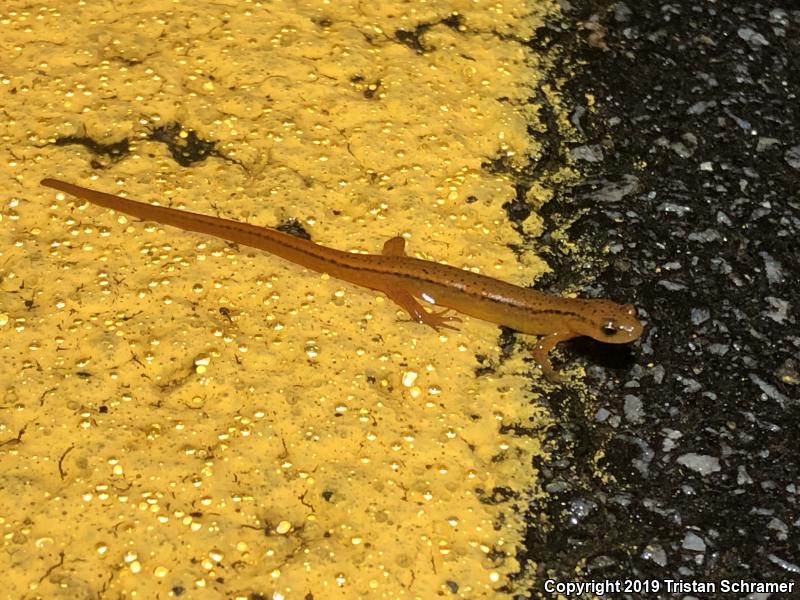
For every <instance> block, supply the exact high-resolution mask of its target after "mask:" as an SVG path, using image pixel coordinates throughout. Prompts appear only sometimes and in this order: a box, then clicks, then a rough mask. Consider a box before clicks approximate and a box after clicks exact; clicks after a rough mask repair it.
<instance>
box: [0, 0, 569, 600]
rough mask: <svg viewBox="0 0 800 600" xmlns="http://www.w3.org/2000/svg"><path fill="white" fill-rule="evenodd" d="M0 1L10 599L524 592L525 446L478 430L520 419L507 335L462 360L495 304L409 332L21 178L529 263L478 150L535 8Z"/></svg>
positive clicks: (511, 100) (0, 456)
mask: <svg viewBox="0 0 800 600" xmlns="http://www.w3.org/2000/svg"><path fill="white" fill-rule="evenodd" d="M0 11H2V12H1V13H0V36H2V39H3V40H4V48H5V50H6V60H5V62H4V63H3V64H2V66H0V93H2V95H3V96H2V97H3V103H2V104H3V109H2V110H3V113H4V116H3V119H2V121H0V131H2V135H3V141H4V144H3V146H2V149H1V150H0V151H1V152H2V153H3V161H2V164H0V169H2V173H3V175H4V179H5V181H6V185H5V186H4V194H3V198H2V208H1V209H0V398H1V399H2V402H0V465H2V472H0V531H2V534H3V541H2V551H0V571H2V572H3V573H4V590H5V591H6V592H7V593H8V594H9V597H28V598H59V597H69V598H75V597H78V598H84V597H87V598H88V597H98V596H103V597H131V598H135V597H138V598H155V597H162V598H163V597H179V596H183V597H208V598H223V597H225V598H248V597H255V596H254V595H257V594H260V595H261V596H260V597H266V598H275V599H278V598H287V599H288V598H317V599H320V598H325V599H328V598H359V597H363V598H422V599H425V598H433V597H438V596H439V595H440V594H441V595H445V596H446V597H462V598H503V597H511V595H512V593H513V592H514V591H515V590H517V591H519V590H524V589H525V586H526V585H527V584H526V577H525V575H524V574H523V575H522V576H521V577H519V579H517V580H512V579H511V578H512V577H514V576H518V574H519V570H520V565H519V564H518V563H517V560H516V558H515V556H516V553H517V552H518V551H519V549H520V547H521V546H520V545H521V543H522V539H523V535H524V522H523V521H524V517H523V516H522V515H521V514H520V511H519V509H520V508H524V507H525V505H526V501H527V499H529V498H530V497H531V495H532V494H533V493H534V492H535V491H536V489H537V487H536V479H535V470H534V469H533V467H532V466H531V464H532V459H533V458H534V457H535V456H537V455H539V454H541V452H542V451H541V449H540V442H539V440H537V439H536V438H534V437H522V436H515V435H513V434H512V433H511V432H508V431H506V432H501V427H502V426H504V425H505V426H509V425H513V424H522V425H524V426H526V427H528V428H533V429H536V428H541V429H544V428H545V427H547V423H548V421H547V417H546V415H545V414H543V409H541V408H538V407H536V406H535V405H534V404H533V403H532V402H531V396H530V393H529V392H527V387H528V383H527V380H526V379H524V378H523V377H522V376H521V375H517V374H515V373H524V372H525V370H526V367H525V365H524V364H523V362H522V359H523V357H522V356H521V355H519V354H518V355H516V356H515V357H512V358H511V359H508V360H507V361H506V362H505V363H504V365H503V366H502V367H501V368H499V369H495V370H490V371H489V372H488V374H483V375H480V376H476V374H475V370H476V368H478V367H481V366H491V367H496V366H497V365H498V361H499V349H498V348H497V347H496V345H495V343H496V340H497V329H496V327H494V326H492V325H490V324H487V323H482V322H480V321H476V320H474V319H466V320H465V322H464V323H463V326H462V330H461V332H459V333H452V332H448V333H447V334H446V335H445V334H441V335H437V334H435V333H434V332H432V331H431V330H429V329H427V328H425V327H423V326H421V325H418V324H415V323H408V322H404V321H402V320H398V318H401V315H400V314H399V313H398V312H397V309H396V307H395V306H394V305H392V304H391V303H388V302H386V301H385V300H384V299H383V298H381V297H375V295H374V294H373V293H371V292H368V291H366V290H363V289H358V288H355V287H352V286H349V285H347V284H343V283H342V282H339V281H336V280H333V279H330V278H327V277H319V276H317V275H315V274H313V273H309V272H306V271H304V270H302V269H300V268H299V267H297V266H295V265H291V264H287V263H284V262H282V261H280V260H279V259H276V258H274V257H270V256H268V255H264V254H260V253H256V252H251V251H248V250H244V249H238V248H235V247H232V246H230V245H228V244H226V243H224V242H222V241H220V240H216V239H206V238H203V237H201V236H196V235H191V234H187V233H184V232H180V231H177V230H174V229H171V228H168V227H162V226H159V225H156V224H152V223H147V224H145V223H140V222H135V221H132V222H129V221H128V220H127V219H125V218H124V217H122V216H119V215H114V214H113V213H111V212H109V211H105V210H100V209H98V208H96V207H92V206H89V205H85V204H81V203H80V202H76V201H75V200H74V199H72V198H65V197H64V196H63V195H56V194H53V193H52V191H50V190H46V189H43V188H40V187H39V186H38V185H37V184H38V181H39V179H40V178H41V177H43V176H52V177H60V178H62V179H66V180H69V181H73V182H75V183H80V184H84V185H90V186H91V187H94V188H97V189H103V190H105V191H109V192H113V193H118V192H121V191H124V192H126V193H127V194H129V195H130V196H131V197H133V198H138V199H142V200H152V199H158V200H160V201H162V202H168V203H170V204H172V205H174V206H177V207H180V208H187V209H190V210H194V211H197V212H205V213H209V214H218V215H224V216H226V217H228V218H236V219H241V220H248V221H250V222H253V223H258V224H263V225H276V224H279V223H283V222H287V221H289V220H291V219H295V220H297V221H298V223H299V224H300V225H302V227H303V228H304V229H305V230H306V231H308V232H309V233H310V234H311V236H312V237H313V239H314V240H315V241H317V242H320V243H323V244H326V245H330V246H333V247H337V248H343V249H350V250H356V251H372V252H375V251H377V250H378V249H379V248H380V246H381V244H382V243H383V241H385V240H386V239H387V238H389V237H391V236H395V235H400V234H404V233H405V234H410V238H409V241H408V249H409V252H411V253H418V254H419V255H420V256H423V257H425V258H432V259H438V260H447V261H449V262H450V263H451V264H455V265H459V266H463V267H466V268H472V269H478V270H480V271H482V272H484V273H487V274H489V275H492V276H495V277H500V278H503V279H506V280H509V281H512V282H515V283H528V282H530V281H531V280H532V279H533V278H534V275H535V274H536V272H537V270H541V268H542V263H540V262H539V261H538V260H537V259H536V258H535V257H534V258H526V259H525V260H524V262H523V263H520V262H519V261H517V259H516V258H515V257H514V256H513V254H512V253H511V251H510V250H509V249H508V246H507V244H508V243H510V242H518V238H517V236H516V234H515V233H514V231H513V229H512V228H511V227H510V226H509V224H508V222H507V219H506V216H505V213H504V209H503V208H502V205H503V204H504V203H506V202H507V201H509V200H511V199H513V197H514V195H515V191H514V186H513V181H512V180H511V179H510V177H509V176H508V175H507V174H504V173H495V174H492V173H491V172H490V171H489V170H487V169H485V168H483V167H482V165H483V164H484V163H486V162H488V161H491V160H501V161H502V162H504V163H506V164H508V165H510V166H517V167H521V166H524V165H525V164H526V162H527V161H528V160H529V159H530V157H532V156H534V155H535V154H536V151H537V149H536V146H535V145H534V142H533V140H532V139H531V138H530V137H529V136H528V133H527V130H526V128H527V126H528V123H529V122H530V121H531V120H533V119H535V116H536V115H535V110H536V107H535V106H533V105H530V104H527V103H526V99H527V98H528V97H530V96H531V90H532V89H533V88H534V87H536V86H537V84H538V81H539V79H540V78H541V77H542V74H541V73H540V72H538V70H537V69H540V68H541V66H540V62H541V60H540V59H538V58H537V57H535V56H533V55H532V54H531V52H530V51H529V50H528V49H526V47H525V46H524V44H522V43H521V42H520V41H518V40H521V39H525V38H526V37H528V36H529V35H530V33H531V31H532V30H533V28H534V27H535V26H536V25H537V24H539V23H540V22H541V20H542V19H543V18H544V17H545V16H547V15H549V14H553V13H554V12H555V11H556V7H555V5H554V3H553V2H550V1H549V0H542V1H539V2H533V1H531V2H522V1H509V2H482V1H475V2H473V1H469V2H467V1H458V0H451V1H449V2H447V1H436V0H434V1H431V2H427V3H422V2H420V3H399V2H352V3H350V2H343V3H339V2H336V3H330V2H325V1H311V2H307V3H293V2H270V3H260V2H227V3H226V2H214V3H201V2H180V1H170V2H167V1H156V0H153V1H147V0H145V1H137V2H130V1H124V0H121V1H117V2H114V3H113V4H107V3H99V2H97V3H96V2H91V3H82V2H81V3H75V2H66V1H61V2H49V3H44V4H33V5H32V4H30V3H24V2H20V1H18V0H9V1H7V2H5V3H4V4H3V7H2V9H0ZM400 30H402V31H403V32H406V34H398V31H400ZM415 34H416V35H415ZM501 99H502V100H501ZM175 123H177V124H179V126H177V127H175V128H174V131H175V132H178V134H177V135H176V136H173V137H174V139H171V141H172V142H173V143H172V145H168V144H167V143H166V140H168V138H170V135H169V132H170V131H173V130H172V129H171V128H170V126H171V125H172V124H175ZM154 132H157V133H158V135H154ZM198 140H200V142H202V141H203V140H206V141H213V142H214V143H215V145H214V146H211V145H208V146H202V143H200V144H198ZM56 142H58V143H56ZM125 142H127V147H126V145H125ZM111 144H116V146H113V147H112V146H110V145H111ZM203 148H205V151H206V152H209V154H208V155H207V156H206V158H205V160H203V161H202V162H194V163H192V162H191V156H192V152H197V151H198V149H200V150H203ZM182 152H183V154H181V153H182ZM180 163H183V164H185V165H187V166H181V164H180ZM533 189H534V190H535V191H536V194H537V195H538V197H539V198H538V199H537V198H534V197H533V196H531V197H530V198H529V199H530V200H531V202H534V203H535V202H538V201H541V198H544V197H546V196H547V194H548V191H547V189H546V188H545V187H542V186H534V187H533ZM535 224H536V219H530V220H529V223H528V225H526V226H528V227H535ZM477 357H481V358H477ZM509 494H511V497H509Z"/></svg>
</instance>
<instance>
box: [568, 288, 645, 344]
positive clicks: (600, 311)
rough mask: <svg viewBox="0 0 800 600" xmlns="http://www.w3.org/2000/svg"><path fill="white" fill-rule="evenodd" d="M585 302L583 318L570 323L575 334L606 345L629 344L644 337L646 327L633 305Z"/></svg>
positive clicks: (597, 301)
mask: <svg viewBox="0 0 800 600" xmlns="http://www.w3.org/2000/svg"><path fill="white" fill-rule="evenodd" d="M583 302H584V303H585V308H584V310H582V311H581V313H582V314H581V317H582V318H581V319H576V320H573V321H571V322H570V325H572V327H573V328H574V330H575V332H577V333H579V334H581V335H586V336H589V337H591V338H594V339H596V340H598V341H600V342H605V343H606V344H627V343H628V342H632V341H633V340H635V339H637V338H638V337H639V336H640V335H642V330H643V329H644V327H643V326H642V323H641V322H640V321H639V319H637V318H636V307H634V306H633V304H617V303H616V302H611V301H610V300H600V299H597V300H584V301H583Z"/></svg>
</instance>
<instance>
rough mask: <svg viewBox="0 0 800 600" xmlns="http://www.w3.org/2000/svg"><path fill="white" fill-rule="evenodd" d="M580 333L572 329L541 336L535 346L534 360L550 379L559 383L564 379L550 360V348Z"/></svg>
mask: <svg viewBox="0 0 800 600" xmlns="http://www.w3.org/2000/svg"><path fill="white" fill-rule="evenodd" d="M579 335H580V334H577V333H573V332H571V331H562V332H556V333H551V334H550V335H546V336H544V337H543V338H541V339H540V340H539V342H538V343H537V344H536V346H534V348H533V360H534V362H535V363H536V366H537V367H539V369H540V370H541V371H542V374H543V375H544V376H545V377H547V378H548V379H549V380H550V381H553V382H557V383H560V382H562V381H564V379H563V378H562V377H561V375H559V374H558V373H556V371H555V369H553V364H552V363H551V362H550V357H549V356H548V354H549V353H550V350H552V349H553V348H554V347H555V345H556V344H559V343H561V342H566V341H567V340H571V339H572V338H574V337H578V336H579Z"/></svg>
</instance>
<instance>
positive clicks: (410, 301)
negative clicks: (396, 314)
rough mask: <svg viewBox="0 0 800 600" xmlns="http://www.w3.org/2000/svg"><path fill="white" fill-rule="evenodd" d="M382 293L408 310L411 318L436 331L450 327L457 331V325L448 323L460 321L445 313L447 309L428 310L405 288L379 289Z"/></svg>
mask: <svg viewBox="0 0 800 600" xmlns="http://www.w3.org/2000/svg"><path fill="white" fill-rule="evenodd" d="M381 291H383V293H384V294H386V295H387V296H389V300H391V301H392V302H394V303H395V304H397V305H398V306H399V307H400V308H402V309H403V310H405V311H406V312H408V314H409V316H411V319H412V320H414V321H416V322H417V323H424V324H425V325H429V326H430V327H433V328H434V329H435V330H436V331H439V329H452V330H453V331H458V327H453V326H452V325H449V323H451V322H453V321H459V322H460V321H461V319H459V318H458V317H455V316H452V315H447V314H445V313H447V312H449V310H448V309H444V310H441V311H439V312H428V311H427V310H425V309H424V308H423V307H422V305H421V304H420V303H419V302H417V300H416V299H415V298H414V296H412V295H411V294H410V293H408V292H407V291H405V290H399V289H388V290H386V289H385V290H381Z"/></svg>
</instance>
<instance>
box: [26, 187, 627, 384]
mask: <svg viewBox="0 0 800 600" xmlns="http://www.w3.org/2000/svg"><path fill="white" fill-rule="evenodd" d="M41 183H42V185H45V186H47V187H51V188H54V189H56V190H59V191H61V192H65V193H67V194H70V195H72V196H77V197H78V198H83V199H84V200H88V201H89V202H91V203H93V204H98V205H100V206H103V207H105V208H110V209H113V210H115V211H118V212H122V213H125V214H128V215H131V216H134V217H138V218H139V219H143V220H147V221H157V222H159V223H163V224H165V225H171V226H173V227H179V228H181V229H185V230H187V231H195V232H197V233H204V234H207V235H213V236H215V237H218V238H222V239H225V240H228V241H231V242H235V243H237V244H242V245H244V246H250V247H252V248H258V249H259V250H266V251H267V252H271V253H272V254H275V255H277V256H280V257H281V258H284V259H286V260H290V261H292V262H294V263H297V264H298V265H302V266H303V267H306V268H308V269H311V270H313V271H318V272H321V273H327V274H329V275H330V276H332V277H336V278H337V279H342V280H344V281H349V282H350V283H354V284H356V285H360V286H363V287H366V288H369V289H373V290H378V291H379V292H383V293H384V294H386V296H388V297H389V299H390V300H392V301H393V302H394V303H395V304H397V305H398V306H400V307H402V308H403V309H405V310H406V311H408V314H409V315H410V316H411V318H412V319H414V320H415V321H417V322H419V323H424V324H425V325H429V326H431V327H433V328H434V329H436V330H438V329H439V328H448V329H456V327H453V326H452V325H451V324H450V323H452V322H453V321H460V319H458V318H457V317H454V316H449V315H447V314H445V313H447V312H448V310H447V309H454V310H456V311H458V312H460V313H464V314H467V315H470V316H473V317H477V318H478V319H483V320H484V321H490V322H492V323H497V324H499V325H505V326H506V327H510V328H511V329H514V330H516V331H519V332H521V333H529V334H533V335H539V336H542V338H541V339H540V340H539V342H538V343H537V344H536V346H535V348H534V351H533V357H534V359H535V361H536V364H537V366H538V367H539V368H540V369H541V370H542V372H543V373H544V374H545V375H546V376H547V377H549V378H550V379H555V380H558V379H559V377H558V376H557V375H556V373H555V372H554V370H553V367H552V365H551V363H550V359H549V358H548V353H549V352H550V350H552V348H553V347H554V346H555V345H556V344H558V343H560V342H563V341H565V340H569V339H571V338H574V337H578V336H584V335H585V336H589V337H591V338H594V339H596V340H599V341H601V342H607V343H611V344H625V343H627V342H632V341H634V340H635V339H637V338H638V337H639V336H640V335H641V334H642V324H641V323H640V322H639V320H638V319H637V318H636V309H635V308H634V307H633V305H631V304H616V303H615V302H611V301H610V300H605V299H579V298H562V297H559V296H551V295H549V294H544V293H542V292H537V291H536V290H532V289H529V288H523V287H520V286H516V285H513V284H510V283H506V282H504V281H500V280H499V279H494V278H492V277H487V276H485V275H478V274H476V273H472V272H470V271H465V270H463V269H458V268H456V267H451V266H448V265H442V264H439V263H436V262H432V261H429V260H422V259H419V258H413V257H411V256H406V253H405V240H404V239H403V238H402V237H393V238H391V239H390V240H388V241H387V242H386V243H385V244H384V245H383V252H382V253H381V254H353V253H350V252H343V251H341V250H335V249H333V248H328V247H326V246H321V245H319V244H315V243H314V242H310V241H307V240H303V239H300V238H298V237H295V236H293V235H289V234H287V233H283V232H281V231H277V230H275V229H270V228H268V227H258V226H256V225H250V224H248V223H240V222H237V221H230V220H228V219H220V218H217V217H210V216H206V215H201V214H197V213H192V212H188V211H183V210H175V209H173V208H165V207H163V206H155V205H152V204H145V203H143V202H136V201H134V200H128V199H127V198H122V197H120V196H114V195H112V194H106V193H104V192H98V191H95V190H90V189H87V188H83V187H80V186H77V185H73V184H71V183H66V182H64V181H58V180H56V179H43V180H42V182H41ZM417 298H419V299H422V300H424V301H425V302H427V303H429V304H432V305H440V306H443V307H446V309H445V310H442V311H438V312H429V311H427V310H425V308H423V306H422V305H421V304H420V303H419V302H418V301H417Z"/></svg>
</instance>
